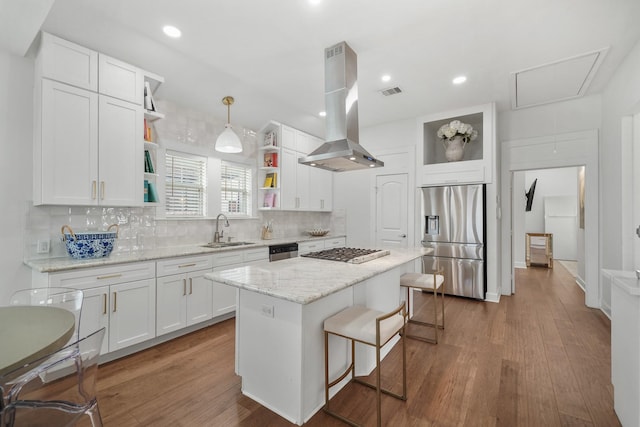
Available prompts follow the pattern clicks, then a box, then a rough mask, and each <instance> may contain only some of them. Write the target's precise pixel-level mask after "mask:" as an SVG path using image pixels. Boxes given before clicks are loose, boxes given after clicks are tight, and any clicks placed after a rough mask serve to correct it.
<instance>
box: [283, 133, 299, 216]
mask: <svg viewBox="0 0 640 427" xmlns="http://www.w3.org/2000/svg"><path fill="white" fill-rule="evenodd" d="M283 129H284V128H283ZM283 135H284V133H283ZM280 157H281V158H280V171H281V173H280V208H281V209H285V210H292V209H297V206H298V203H297V202H298V196H297V185H296V169H297V168H298V157H297V153H296V152H295V151H293V150H290V149H288V148H283V149H282V152H281V154H280Z"/></svg>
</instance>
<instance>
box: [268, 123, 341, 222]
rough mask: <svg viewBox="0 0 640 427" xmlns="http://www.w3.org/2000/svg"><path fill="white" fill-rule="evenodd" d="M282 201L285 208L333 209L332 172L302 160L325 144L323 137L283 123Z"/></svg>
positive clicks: (281, 205) (281, 206)
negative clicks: (304, 162)
mask: <svg viewBox="0 0 640 427" xmlns="http://www.w3.org/2000/svg"><path fill="white" fill-rule="evenodd" d="M281 128H282V130H281V134H282V151H281V162H280V169H281V172H282V179H281V189H280V196H281V199H280V200H281V203H280V208H281V209H284V210H304V211H331V209H332V204H333V203H332V198H333V175H332V172H329V171H325V170H322V169H316V168H313V167H310V166H307V165H302V164H300V163H298V158H299V157H304V156H306V155H308V154H309V153H311V152H312V151H314V150H315V149H316V148H318V147H319V146H320V145H322V143H323V141H322V139H320V138H318V137H315V136H313V135H309V134H307V133H304V132H302V131H299V130H297V129H293V128H291V127H289V126H286V125H282V126H281Z"/></svg>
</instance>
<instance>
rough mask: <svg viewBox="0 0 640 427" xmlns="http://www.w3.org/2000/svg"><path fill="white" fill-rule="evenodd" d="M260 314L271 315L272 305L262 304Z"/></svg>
mask: <svg viewBox="0 0 640 427" xmlns="http://www.w3.org/2000/svg"><path fill="white" fill-rule="evenodd" d="M262 315H263V316H266V317H273V306H272V305H266V304H262Z"/></svg>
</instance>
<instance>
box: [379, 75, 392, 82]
mask: <svg viewBox="0 0 640 427" xmlns="http://www.w3.org/2000/svg"><path fill="white" fill-rule="evenodd" d="M381 79H382V81H383V82H388V81H389V80H391V76H390V75H389V74H385V75H384V76H382V77H381Z"/></svg>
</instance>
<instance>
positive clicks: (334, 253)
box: [300, 248, 390, 264]
mask: <svg viewBox="0 0 640 427" xmlns="http://www.w3.org/2000/svg"><path fill="white" fill-rule="evenodd" d="M389 253H390V252H389V251H386V250H380V249H359V248H332V249H325V250H323V251H316V252H309V253H306V254H303V255H300V256H303V257H309V258H318V259H326V260H329V261H342V262H348V263H351V264H362V263H363V262H367V261H371V260H374V259H376V258H380V257H383V256H386V255H389Z"/></svg>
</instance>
